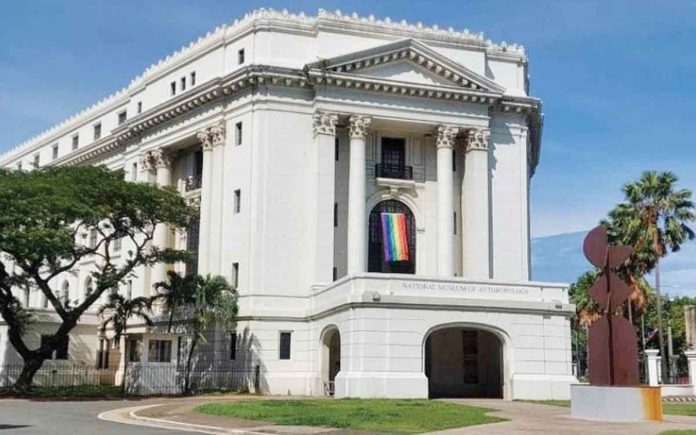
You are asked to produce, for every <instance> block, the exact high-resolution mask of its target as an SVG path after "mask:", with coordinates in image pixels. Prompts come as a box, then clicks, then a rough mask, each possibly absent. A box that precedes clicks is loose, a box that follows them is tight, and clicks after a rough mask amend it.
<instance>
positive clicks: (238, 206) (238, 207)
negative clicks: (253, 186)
mask: <svg viewBox="0 0 696 435" xmlns="http://www.w3.org/2000/svg"><path fill="white" fill-rule="evenodd" d="M240 211H242V191H241V190H239V189H237V190H235V191H234V213H235V214H237V213H239V212H240Z"/></svg>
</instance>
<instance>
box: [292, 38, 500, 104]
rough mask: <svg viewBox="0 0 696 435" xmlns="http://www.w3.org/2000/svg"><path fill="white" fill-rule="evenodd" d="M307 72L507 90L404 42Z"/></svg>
mask: <svg viewBox="0 0 696 435" xmlns="http://www.w3.org/2000/svg"><path fill="white" fill-rule="evenodd" d="M306 68H307V70H309V71H310V73H311V72H314V73H320V74H321V75H324V76H326V75H333V76H336V77H339V76H340V77H350V76H354V77H361V78H373V79H375V80H385V81H389V82H391V83H395V82H396V83H398V82H400V83H409V84H415V85H422V86H432V87H449V88H458V89H460V90H470V91H474V92H478V93H490V94H503V93H504V92H505V88H503V87H502V86H500V85H498V84H497V83H495V82H493V81H492V80H490V79H488V78H486V77H484V76H482V75H480V74H477V73H475V72H474V71H472V70H470V69H468V68H466V67H464V66H462V65H460V64H459V63H456V62H454V61H452V60H450V59H448V58H447V57H445V56H443V55H442V54H440V53H438V52H436V51H435V50H433V49H431V48H430V47H428V46H426V45H425V44H423V43H421V42H419V41H416V40H413V39H404V40H401V41H397V42H393V43H390V44H385V45H381V46H379V47H374V48H370V49H367V50H361V51H357V52H354V53H350V54H346V55H343V56H338V57H334V58H331V59H325V60H321V61H319V62H314V63H311V64H308V65H307V67H306Z"/></svg>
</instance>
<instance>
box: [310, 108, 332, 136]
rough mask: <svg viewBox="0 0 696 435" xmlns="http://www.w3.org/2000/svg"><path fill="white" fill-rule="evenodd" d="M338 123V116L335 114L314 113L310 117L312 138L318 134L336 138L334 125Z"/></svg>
mask: <svg viewBox="0 0 696 435" xmlns="http://www.w3.org/2000/svg"><path fill="white" fill-rule="evenodd" d="M337 123H338V115H336V114H335V113H324V112H316V113H314V116H312V130H313V131H314V136H315V137H316V135H318V134H327V135H330V136H336V124H337Z"/></svg>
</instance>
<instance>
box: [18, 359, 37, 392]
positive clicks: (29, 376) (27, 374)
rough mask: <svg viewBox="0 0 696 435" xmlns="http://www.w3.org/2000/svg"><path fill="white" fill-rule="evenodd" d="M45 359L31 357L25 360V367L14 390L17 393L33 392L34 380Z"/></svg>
mask: <svg viewBox="0 0 696 435" xmlns="http://www.w3.org/2000/svg"><path fill="white" fill-rule="evenodd" d="M44 361H45V358H42V357H36V356H34V357H30V358H28V359H24V367H22V372H21V373H20V374H19V377H18V378H17V382H15V384H14V386H13V387H12V390H13V391H14V392H17V393H22V394H24V393H28V392H29V390H31V383H32V381H33V380H34V375H35V374H36V372H38V371H39V369H40V368H41V366H42V365H43V362H44Z"/></svg>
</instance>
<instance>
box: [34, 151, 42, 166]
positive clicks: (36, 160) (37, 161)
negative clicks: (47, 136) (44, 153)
mask: <svg viewBox="0 0 696 435" xmlns="http://www.w3.org/2000/svg"><path fill="white" fill-rule="evenodd" d="M40 164H41V155H40V154H34V168H35V169H36V168H38V167H39V165H40Z"/></svg>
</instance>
